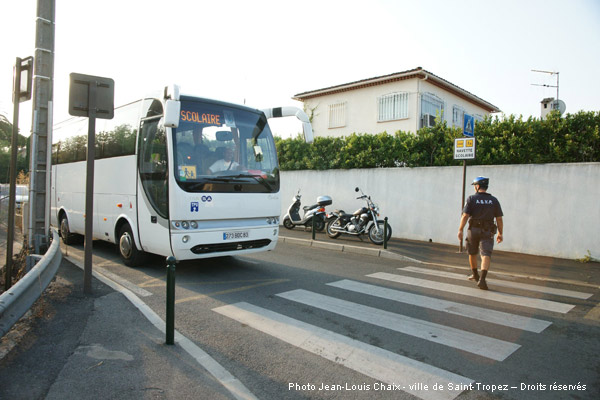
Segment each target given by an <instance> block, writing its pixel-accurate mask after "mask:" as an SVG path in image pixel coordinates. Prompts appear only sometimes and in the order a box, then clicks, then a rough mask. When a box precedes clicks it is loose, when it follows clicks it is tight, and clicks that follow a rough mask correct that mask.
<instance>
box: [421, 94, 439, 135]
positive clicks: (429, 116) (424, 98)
mask: <svg viewBox="0 0 600 400" xmlns="http://www.w3.org/2000/svg"><path fill="white" fill-rule="evenodd" d="M438 115H439V116H440V118H443V117H444V102H443V101H442V99H440V98H439V97H437V96H436V95H435V94H433V93H422V94H421V128H425V127H429V126H434V125H435V118H436V116H438Z"/></svg>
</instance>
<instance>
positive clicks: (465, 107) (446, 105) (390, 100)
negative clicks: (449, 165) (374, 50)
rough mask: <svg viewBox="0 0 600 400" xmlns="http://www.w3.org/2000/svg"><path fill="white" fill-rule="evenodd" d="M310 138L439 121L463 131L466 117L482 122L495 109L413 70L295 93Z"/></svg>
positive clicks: (406, 128) (404, 128)
mask: <svg viewBox="0 0 600 400" xmlns="http://www.w3.org/2000/svg"><path fill="white" fill-rule="evenodd" d="M293 99H294V100H298V101H302V102H303V103H304V109H305V111H306V113H307V114H308V115H309V117H311V118H312V125H313V129H314V132H315V136H337V137H339V136H349V135H351V134H352V133H370V134H377V133H380V132H384V131H386V132H388V133H390V134H392V133H394V132H396V131H399V130H400V131H405V132H413V133H415V132H416V131H417V130H419V129H420V128H422V127H427V126H433V125H434V124H435V122H436V117H437V118H443V119H444V120H445V121H446V122H447V124H448V126H456V127H460V128H461V129H462V127H463V118H464V115H465V114H468V115H472V116H474V118H475V120H482V119H483V118H484V117H485V116H486V115H489V114H490V113H496V112H500V110H499V109H498V107H496V106H495V105H493V104H491V103H488V102H487V101H485V100H483V99H481V98H479V97H477V96H475V95H474V94H472V93H469V92H467V91H466V90H464V89H462V88H460V87H458V86H456V85H454V84H452V83H450V82H448V81H447V80H445V79H443V78H440V77H439V76H437V75H434V74H432V73H431V72H429V71H426V70H424V69H423V68H421V67H418V68H416V69H412V70H408V71H404V72H397V73H394V74H390V75H384V76H378V77H375V78H369V79H364V80H360V81H356V82H351V83H345V84H342V85H337V86H332V87H328V88H324V89H317V90H311V91H309V92H304V93H299V94H297V95H295V96H294V97H293Z"/></svg>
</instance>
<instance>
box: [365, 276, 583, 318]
mask: <svg viewBox="0 0 600 400" xmlns="http://www.w3.org/2000/svg"><path fill="white" fill-rule="evenodd" d="M367 277H370V278H376V279H383V280H386V281H391V282H396V283H402V284H405V285H412V286H419V287H423V288H427V289H434V290H439V291H443V292H449V293H454V294H459V295H462V296H470V297H476V298H478V299H485V300H491V301H497V302H501V303H507V304H513V305H517V306H522V307H528V308H535V309H538V310H546V311H552V312H557V313H561V314H566V313H568V312H569V311H571V310H572V309H573V308H574V307H575V306H574V305H573V304H566V303H559V302H557V301H550V300H543V299H534V298H530V297H524V296H517V295H514V294H509V293H500V292H494V291H492V290H481V289H474V288H468V287H465V286H460V285H451V284H449V283H443V282H437V281H428V280H425V279H419V278H412V277H409V276H402V275H395V274H388V273H386V272H377V273H374V274H369V275H367Z"/></svg>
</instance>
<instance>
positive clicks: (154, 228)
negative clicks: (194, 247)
mask: <svg viewBox="0 0 600 400" xmlns="http://www.w3.org/2000/svg"><path fill="white" fill-rule="evenodd" d="M159 120H160V117H153V118H146V119H143V120H142V122H141V124H140V135H139V139H138V140H139V142H138V171H139V180H138V186H137V210H138V232H139V238H140V242H141V245H142V249H143V250H144V251H146V252H149V253H154V254H160V255H170V254H173V252H172V250H171V239H170V231H169V202H168V198H169V197H168V167H167V137H166V133H165V128H164V127H162V126H159Z"/></svg>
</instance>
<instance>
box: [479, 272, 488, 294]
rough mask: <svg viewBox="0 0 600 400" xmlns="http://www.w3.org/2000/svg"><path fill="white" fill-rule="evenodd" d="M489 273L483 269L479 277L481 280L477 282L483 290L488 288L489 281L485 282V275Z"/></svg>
mask: <svg viewBox="0 0 600 400" xmlns="http://www.w3.org/2000/svg"><path fill="white" fill-rule="evenodd" d="M486 275H487V270H483V269H482V270H481V278H479V282H477V286H479V289H481V290H488V286H487V283H485V276H486Z"/></svg>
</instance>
